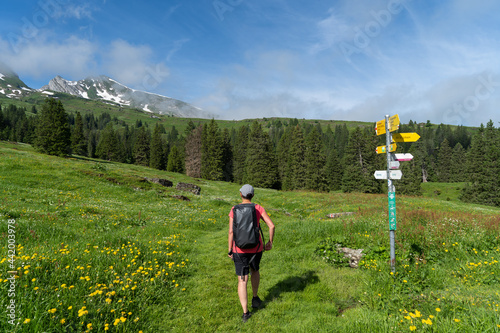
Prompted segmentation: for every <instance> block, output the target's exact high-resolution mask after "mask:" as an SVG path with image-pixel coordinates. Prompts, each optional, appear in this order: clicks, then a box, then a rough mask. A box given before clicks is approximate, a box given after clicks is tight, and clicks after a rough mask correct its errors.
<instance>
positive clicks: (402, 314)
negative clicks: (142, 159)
mask: <svg viewBox="0 0 500 333" xmlns="http://www.w3.org/2000/svg"><path fill="white" fill-rule="evenodd" d="M0 156H1V159H0V182H1V184H2V186H1V195H0V198H1V200H0V213H1V216H2V217H1V219H2V223H1V227H0V239H1V240H0V242H1V245H0V248H1V252H0V253H1V255H0V263H1V264H0V266H1V270H0V281H2V280H3V283H1V284H0V305H1V307H2V308H3V309H7V314H9V315H12V316H13V317H14V319H12V317H7V318H6V316H5V315H3V316H2V320H1V321H0V330H1V331H2V332H42V331H44V332H84V331H85V332H105V331H107V332H140V331H142V332H215V331H216V332H234V331H242V332H256V331H266V332H283V331H287V332H318V331H319V332H406V331H412V330H417V331H435V332H485V331H490V332H499V331H500V319H499V318H500V316H499V312H498V311H499V308H500V292H499V291H498V283H499V280H498V279H499V277H498V276H499V275H500V268H499V267H500V264H499V260H500V239H499V236H498V235H499V227H500V219H499V217H498V216H499V212H500V211H499V209H496V208H492V207H487V206H477V205H468V204H464V203H461V202H459V201H458V200H455V199H454V198H453V197H452V195H451V194H449V191H448V190H447V189H446V185H443V186H441V188H442V190H441V191H442V194H441V195H439V196H437V195H435V194H430V196H429V197H426V196H424V197H405V196H398V198H397V205H398V206H397V207H398V208H397V209H398V230H397V231H396V239H397V253H396V257H397V265H396V273H395V274H392V273H391V269H390V266H389V265H388V243H389V235H388V232H387V229H388V228H387V224H388V223H387V197H386V196H385V195H381V194H377V195H369V194H359V193H329V194H328V193H322V194H319V193H312V192H300V191H297V192H281V191H275V190H270V189H256V196H255V200H254V201H255V202H257V203H259V204H261V205H262V206H264V207H265V208H266V210H267V212H268V213H269V215H270V216H271V218H272V220H273V222H274V223H275V225H276V238H275V243H274V248H273V250H272V251H270V252H267V253H264V257H263V260H262V263H261V286H260V291H259V295H260V297H261V298H262V299H263V300H264V301H265V305H264V307H263V308H261V309H259V310H257V311H255V313H254V315H253V316H252V318H251V319H250V320H249V321H248V322H247V323H245V324H243V323H242V322H241V307H240V305H239V301H238V296H237V293H236V283H237V280H236V276H235V275H234V266H233V264H232V262H231V261H230V259H228V258H227V255H226V251H227V223H228V218H227V214H228V212H229V210H230V208H231V206H232V205H234V204H236V203H238V202H239V200H238V199H239V195H238V188H239V186H238V185H236V184H232V183H226V182H211V181H205V180H200V179H191V178H188V177H186V176H184V175H181V174H176V173H168V172H164V171H158V170H153V169H150V168H145V167H140V166H136V165H126V164H119V163H111V162H104V161H99V160H94V159H87V158H67V159H61V158H58V157H53V156H46V155H42V154H39V153H36V152H34V151H33V150H32V148H31V147H30V146H28V145H24V144H9V143H5V142H0ZM145 178H165V179H168V180H170V181H172V182H173V184H174V187H162V186H161V185H158V184H155V183H152V182H150V181H148V180H145ZM179 182H187V183H191V184H195V185H198V186H200V187H201V195H195V194H192V193H190V192H182V191H180V190H177V189H176V185H177V184H178V183H179ZM424 185H425V184H424ZM453 186H455V187H456V186H457V185H456V184H455V185H453ZM433 191H435V190H431V191H430V192H431V193H434V192H433ZM450 191H451V190H450ZM426 192H427V191H426V190H425V189H424V193H426ZM443 196H445V197H443ZM448 197H449V200H448V199H447V198H448ZM186 199H187V200H188V201H186ZM345 212H352V213H353V214H352V215H341V216H340V217H338V218H335V219H331V218H327V217H326V215H328V214H331V213H345ZM266 232H267V230H266V228H265V227H264V234H265V235H266V237H267V234H266ZM335 243H340V244H342V245H343V246H347V247H351V248H361V249H364V253H366V254H367V255H366V256H365V257H364V259H363V260H362V261H361V262H360V268H358V269H353V268H348V267H344V266H345V265H344V264H342V263H341V262H340V261H337V262H334V261H333V259H334V258H338V256H337V255H336V254H335V251H334V250H333V249H332V247H333V246H334V245H333V244H335ZM9 249H10V250H11V251H9ZM12 250H15V254H14V253H13V251H12ZM322 257H329V258H330V259H329V260H324V259H323V258H322ZM14 272H15V273H14ZM13 276H15V280H13V279H12V277H13ZM11 281H14V282H11ZM14 294H15V295H14ZM11 304H14V307H12V305H11ZM7 306H10V308H7ZM4 313H5V312H4ZM11 320H13V321H12V322H11V323H14V324H18V325H17V326H13V325H11V323H10V321H11Z"/></svg>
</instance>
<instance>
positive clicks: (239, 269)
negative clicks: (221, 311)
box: [228, 184, 274, 322]
mask: <svg viewBox="0 0 500 333" xmlns="http://www.w3.org/2000/svg"><path fill="white" fill-rule="evenodd" d="M240 196H241V200H242V202H241V204H240V205H237V206H234V207H232V208H231V211H230V213H229V236H228V248H229V252H228V256H229V257H230V258H231V259H233V261H234V266H235V269H236V275H237V276H238V296H239V298H240V303H241V307H242V308H243V316H242V319H243V322H246V321H247V320H248V318H250V316H251V315H252V313H251V312H250V311H248V296H247V282H248V274H249V270H250V272H251V279H250V280H251V284H252V292H253V298H252V308H258V307H259V306H260V305H261V304H262V300H261V299H260V298H259V296H258V295H257V293H258V291H259V283H260V273H259V264H260V260H261V258H262V251H263V250H264V249H265V250H266V251H269V250H271V249H272V247H273V238H274V224H273V221H271V218H270V217H269V215H267V213H266V211H265V209H264V207H262V206H260V205H258V204H253V203H252V198H253V196H254V189H253V187H252V186H251V185H248V184H246V185H243V187H241V189H240ZM254 206H255V209H253V208H251V207H254ZM235 207H236V208H237V209H238V210H237V211H238V212H239V211H240V210H239V208H240V207H243V209H247V210H248V209H249V207H250V210H251V211H252V212H255V213H254V215H253V216H252V217H251V219H252V220H253V219H255V220H256V221H255V222H254V223H256V225H257V226H258V225H259V222H260V220H261V219H262V220H264V222H265V223H266V224H267V226H268V227H269V241H268V242H267V243H266V245H265V247H264V246H263V238H262V237H260V234H259V235H258V236H257V237H256V238H258V244H257V245H256V246H254V247H252V248H240V247H238V246H236V242H235V238H234V236H237V235H235V234H234V233H233V217H234V210H235ZM238 214H239V213H238ZM237 219H238V217H237ZM250 223H251V222H250ZM259 229H260V228H259ZM260 232H261V234H262V230H260ZM238 237H239V236H238ZM240 246H242V245H241V244H240Z"/></svg>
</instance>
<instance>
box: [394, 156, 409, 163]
mask: <svg viewBox="0 0 500 333" xmlns="http://www.w3.org/2000/svg"><path fill="white" fill-rule="evenodd" d="M394 158H396V161H402V162H404V161H411V160H412V159H413V155H412V154H394Z"/></svg>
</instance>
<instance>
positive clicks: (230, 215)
mask: <svg viewBox="0 0 500 333" xmlns="http://www.w3.org/2000/svg"><path fill="white" fill-rule="evenodd" d="M233 208H234V206H233V207H231V211H230V212H229V217H230V218H232V217H233Z"/></svg>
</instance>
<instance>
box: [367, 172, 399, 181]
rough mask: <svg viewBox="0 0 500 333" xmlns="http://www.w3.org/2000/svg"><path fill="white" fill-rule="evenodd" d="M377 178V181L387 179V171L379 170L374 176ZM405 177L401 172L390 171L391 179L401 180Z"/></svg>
mask: <svg viewBox="0 0 500 333" xmlns="http://www.w3.org/2000/svg"><path fill="white" fill-rule="evenodd" d="M373 175H374V176H375V179H387V171H386V170H377V171H375V173H374V174H373ZM402 176H403V173H402V172H401V170H391V171H389V177H390V178H391V179H396V180H399V179H401V177H402Z"/></svg>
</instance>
